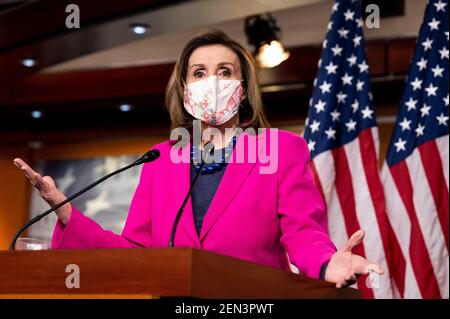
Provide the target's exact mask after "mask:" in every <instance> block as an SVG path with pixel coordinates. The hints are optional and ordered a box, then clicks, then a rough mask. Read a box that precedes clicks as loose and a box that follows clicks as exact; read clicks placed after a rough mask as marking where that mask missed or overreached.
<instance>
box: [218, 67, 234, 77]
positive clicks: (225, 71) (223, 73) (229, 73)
mask: <svg viewBox="0 0 450 319" xmlns="http://www.w3.org/2000/svg"><path fill="white" fill-rule="evenodd" d="M219 75H220V76H222V77H229V76H231V72H230V70H227V69H225V70H223V71H222V72H220V74H219Z"/></svg>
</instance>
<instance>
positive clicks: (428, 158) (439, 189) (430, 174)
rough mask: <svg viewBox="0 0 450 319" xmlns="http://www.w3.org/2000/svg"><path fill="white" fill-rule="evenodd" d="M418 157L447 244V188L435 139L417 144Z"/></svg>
mask: <svg viewBox="0 0 450 319" xmlns="http://www.w3.org/2000/svg"><path fill="white" fill-rule="evenodd" d="M419 153H420V159H421V160H422V163H423V168H424V171H425V175H426V176H427V180H428V185H429V186H430V189H431V193H432V194H433V199H434V204H435V206H436V211H437V213H438V217H439V222H440V223H441V228H442V231H443V233H444V237H445V244H446V245H447V247H449V246H448V216H449V215H448V214H449V212H448V189H447V184H446V182H445V177H444V171H443V166H442V160H441V155H440V153H439V149H438V148H437V145H436V141H435V140H432V141H430V142H427V143H424V144H422V145H420V146H419Z"/></svg>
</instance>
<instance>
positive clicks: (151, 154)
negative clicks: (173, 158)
mask: <svg viewBox="0 0 450 319" xmlns="http://www.w3.org/2000/svg"><path fill="white" fill-rule="evenodd" d="M159 155H160V152H159V151H158V150H151V151H148V152H147V153H145V154H144V155H142V157H141V162H142V163H148V162H151V161H154V160H155V159H157V158H158V157H159Z"/></svg>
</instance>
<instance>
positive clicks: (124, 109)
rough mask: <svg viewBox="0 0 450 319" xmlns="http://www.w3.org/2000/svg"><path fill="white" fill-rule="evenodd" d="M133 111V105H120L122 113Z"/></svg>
mask: <svg viewBox="0 0 450 319" xmlns="http://www.w3.org/2000/svg"><path fill="white" fill-rule="evenodd" d="M132 109H133V106H132V105H131V104H127V103H124V104H120V105H119V110H121V111H122V112H129V111H131V110H132Z"/></svg>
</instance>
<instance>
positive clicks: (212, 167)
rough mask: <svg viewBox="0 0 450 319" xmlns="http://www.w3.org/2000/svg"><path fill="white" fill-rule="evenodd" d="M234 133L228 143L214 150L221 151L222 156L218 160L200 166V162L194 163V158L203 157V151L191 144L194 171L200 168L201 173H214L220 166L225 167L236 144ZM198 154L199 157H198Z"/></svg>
mask: <svg viewBox="0 0 450 319" xmlns="http://www.w3.org/2000/svg"><path fill="white" fill-rule="evenodd" d="M236 139H237V138H236V135H234V136H233V138H232V139H231V141H230V143H229V144H228V145H227V146H226V147H225V148H222V149H220V150H215V152H221V153H222V157H221V158H220V160H219V162H214V161H213V162H211V163H205V164H204V166H203V167H202V168H201V163H197V164H195V163H194V159H196V158H201V159H203V151H202V150H200V149H199V148H198V146H194V145H192V147H191V163H192V164H193V165H194V166H195V171H196V172H198V170H199V169H200V168H201V170H202V172H201V173H202V175H205V174H214V173H215V172H217V171H220V170H221V169H222V167H225V166H226V165H227V162H228V158H229V157H230V156H231V153H232V152H233V149H234V146H235V145H236ZM199 154H200V157H198V156H199Z"/></svg>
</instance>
